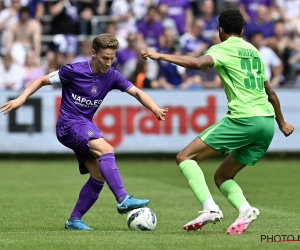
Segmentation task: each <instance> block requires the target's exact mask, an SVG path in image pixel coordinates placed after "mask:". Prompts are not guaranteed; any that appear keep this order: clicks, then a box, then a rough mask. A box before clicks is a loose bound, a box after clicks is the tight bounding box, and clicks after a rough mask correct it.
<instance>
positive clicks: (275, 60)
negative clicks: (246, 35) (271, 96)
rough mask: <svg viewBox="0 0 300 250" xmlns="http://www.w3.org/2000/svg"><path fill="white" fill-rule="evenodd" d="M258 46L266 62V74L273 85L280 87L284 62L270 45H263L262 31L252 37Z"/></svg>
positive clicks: (252, 41)
mask: <svg viewBox="0 0 300 250" xmlns="http://www.w3.org/2000/svg"><path fill="white" fill-rule="evenodd" d="M250 41H251V43H252V44H253V46H254V47H256V48H257V49H258V50H259V52H260V54H261V57H262V59H263V61H264V64H265V70H266V75H267V78H268V81H269V84H270V86H271V87H278V86H279V85H280V83H281V82H282V81H283V75H282V72H283V64H282V62H281V60H280V58H279V57H278V56H277V55H276V53H275V52H274V51H273V50H272V49H271V48H269V47H265V46H262V41H263V35H262V33H260V32H256V33H253V34H252V36H251V39H250Z"/></svg>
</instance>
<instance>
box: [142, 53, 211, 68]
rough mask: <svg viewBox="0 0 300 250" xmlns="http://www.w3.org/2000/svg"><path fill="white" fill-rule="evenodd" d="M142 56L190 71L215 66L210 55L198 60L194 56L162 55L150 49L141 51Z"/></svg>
mask: <svg viewBox="0 0 300 250" xmlns="http://www.w3.org/2000/svg"><path fill="white" fill-rule="evenodd" d="M141 56H142V58H143V59H145V60H146V59H147V57H149V58H151V59H153V60H161V61H166V62H170V63H174V64H177V65H179V66H182V67H184V68H189V69H204V68H208V67H212V66H214V60H213V59H212V57H211V56H210V55H204V56H200V57H198V58H196V57H193V56H182V55H171V54H162V53H158V52H156V51H153V50H150V49H143V50H141Z"/></svg>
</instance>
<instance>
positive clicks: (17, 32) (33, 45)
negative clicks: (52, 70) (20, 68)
mask: <svg viewBox="0 0 300 250" xmlns="http://www.w3.org/2000/svg"><path fill="white" fill-rule="evenodd" d="M19 14H20V16H19V20H17V21H15V22H13V23H11V24H10V26H9V31H8V34H7V41H6V50H7V51H11V55H12V57H13V58H14V60H16V61H17V62H18V63H19V64H21V65H24V63H25V57H26V52H27V51H28V50H33V51H34V53H35V55H36V58H40V55H41V24H40V23H39V22H38V21H36V20H35V19H31V18H30V14H29V9H28V7H22V8H21V9H20V11H19Z"/></svg>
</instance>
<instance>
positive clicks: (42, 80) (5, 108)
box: [0, 75, 51, 115]
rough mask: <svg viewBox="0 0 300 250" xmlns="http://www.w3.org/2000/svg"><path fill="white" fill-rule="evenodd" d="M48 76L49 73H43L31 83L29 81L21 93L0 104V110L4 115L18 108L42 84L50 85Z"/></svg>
mask: <svg viewBox="0 0 300 250" xmlns="http://www.w3.org/2000/svg"><path fill="white" fill-rule="evenodd" d="M50 84H51V82H50V77H49V75H45V76H42V77H39V78H37V79H35V80H34V81H33V82H32V83H30V84H29V85H28V86H27V88H25V90H24V91H23V93H22V94H21V95H20V96H19V97H17V98H16V99H14V100H10V101H8V102H7V103H4V104H3V105H1V106H0V112H1V113H4V114H5V115H6V114H7V113H9V112H10V111H12V110H15V109H18V108H19V107H21V106H22V105H23V103H24V102H25V101H26V100H27V98H28V97H29V96H31V95H32V94H33V93H35V92H36V91H37V90H38V89H40V88H41V87H43V86H46V85H50Z"/></svg>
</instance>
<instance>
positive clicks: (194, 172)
mask: <svg viewBox="0 0 300 250" xmlns="http://www.w3.org/2000/svg"><path fill="white" fill-rule="evenodd" d="M179 168H180V170H181V172H182V173H183V175H184V176H185V178H186V179H187V181H188V183H189V186H190V188H191V189H192V191H193V193H194V194H195V196H196V198H197V199H198V201H199V202H200V203H201V204H203V203H204V201H205V200H207V199H208V198H211V197H212V196H211V194H210V192H209V189H208V187H207V185H206V182H205V178H204V175H203V172H202V170H201V168H200V167H199V166H198V164H197V162H196V161H194V160H185V161H183V162H181V163H180V164H179Z"/></svg>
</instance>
